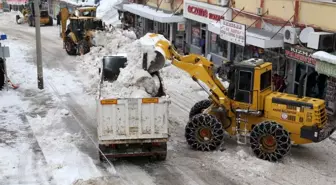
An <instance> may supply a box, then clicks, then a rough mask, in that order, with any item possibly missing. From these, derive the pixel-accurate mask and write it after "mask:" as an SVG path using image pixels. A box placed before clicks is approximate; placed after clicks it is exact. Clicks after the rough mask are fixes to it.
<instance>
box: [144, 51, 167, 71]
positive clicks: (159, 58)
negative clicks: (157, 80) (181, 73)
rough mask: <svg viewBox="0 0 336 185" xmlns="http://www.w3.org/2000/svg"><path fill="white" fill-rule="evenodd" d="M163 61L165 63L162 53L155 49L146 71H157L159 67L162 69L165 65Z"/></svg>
mask: <svg viewBox="0 0 336 185" xmlns="http://www.w3.org/2000/svg"><path fill="white" fill-rule="evenodd" d="M165 63H166V59H165V57H164V56H163V55H162V53H160V52H158V51H155V57H154V59H153V60H152V61H150V64H149V65H148V68H147V71H148V72H149V73H150V74H152V73H155V72H158V71H159V70H160V69H162V68H163V67H164V66H165Z"/></svg>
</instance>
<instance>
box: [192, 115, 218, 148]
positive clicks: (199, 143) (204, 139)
mask: <svg viewBox="0 0 336 185" xmlns="http://www.w3.org/2000/svg"><path fill="white" fill-rule="evenodd" d="M185 138H186V140H187V143H188V144H189V145H190V146H191V148H193V149H194V150H200V151H212V150H216V149H217V148H218V147H219V146H220V145H221V143H222V141H223V139H224V129H223V127H222V123H221V122H219V121H218V119H217V118H216V117H215V116H213V115H210V114H197V115H195V116H194V117H192V118H191V119H190V121H189V122H188V123H187V125H186V128H185Z"/></svg>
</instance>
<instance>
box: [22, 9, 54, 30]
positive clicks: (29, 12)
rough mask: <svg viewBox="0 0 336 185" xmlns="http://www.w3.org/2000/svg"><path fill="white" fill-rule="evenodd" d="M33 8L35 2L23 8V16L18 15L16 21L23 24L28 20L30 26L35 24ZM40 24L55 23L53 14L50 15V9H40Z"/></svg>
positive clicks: (50, 24)
mask: <svg viewBox="0 0 336 185" xmlns="http://www.w3.org/2000/svg"><path fill="white" fill-rule="evenodd" d="M33 8H34V4H33V3H31V4H29V6H27V7H25V8H23V9H22V10H21V13H22V15H23V17H21V16H20V15H16V23H17V24H22V23H26V22H27V23H28V25H29V26H35V15H34V11H33ZM40 24H41V25H46V26H52V25H53V19H52V17H51V16H49V12H48V10H40Z"/></svg>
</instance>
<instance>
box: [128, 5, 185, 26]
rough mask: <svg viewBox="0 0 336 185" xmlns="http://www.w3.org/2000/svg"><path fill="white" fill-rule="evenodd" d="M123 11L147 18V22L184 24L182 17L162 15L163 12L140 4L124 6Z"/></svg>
mask: <svg viewBox="0 0 336 185" xmlns="http://www.w3.org/2000/svg"><path fill="white" fill-rule="evenodd" d="M123 9H124V10H126V11H128V12H130V13H133V14H136V15H139V16H141V17H144V18H147V19H149V20H153V21H157V22H160V23H178V22H184V17H183V16H178V15H173V14H169V13H164V12H163V11H160V10H158V11H156V10H155V9H153V8H150V7H148V6H144V5H140V4H124V5H123Z"/></svg>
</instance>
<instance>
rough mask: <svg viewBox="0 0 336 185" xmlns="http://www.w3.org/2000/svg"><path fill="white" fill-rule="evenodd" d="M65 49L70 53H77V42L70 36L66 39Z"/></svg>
mask: <svg viewBox="0 0 336 185" xmlns="http://www.w3.org/2000/svg"><path fill="white" fill-rule="evenodd" d="M64 46H65V51H66V52H67V53H68V54H69V55H76V47H75V43H74V42H73V41H72V40H71V38H70V37H66V38H65V40H64Z"/></svg>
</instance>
